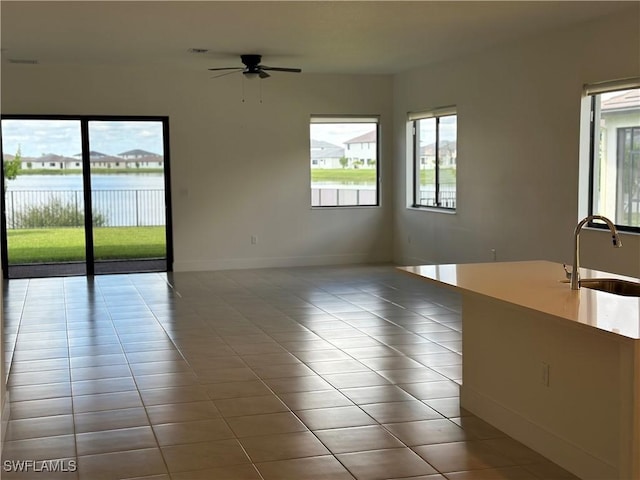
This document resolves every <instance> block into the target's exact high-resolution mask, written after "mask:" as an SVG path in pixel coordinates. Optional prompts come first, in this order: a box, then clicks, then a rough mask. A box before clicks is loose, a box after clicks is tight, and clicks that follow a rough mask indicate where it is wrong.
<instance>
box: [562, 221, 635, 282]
mask: <svg viewBox="0 0 640 480" xmlns="http://www.w3.org/2000/svg"><path fill="white" fill-rule="evenodd" d="M593 220H600V221H601V222H604V223H605V224H606V225H607V227H608V228H609V231H610V232H611V241H612V243H613V246H614V247H615V248H620V247H622V240H620V236H619V235H618V231H617V230H616V227H615V225H614V224H613V222H612V221H611V220H609V219H608V218H607V217H603V216H602V215H589V216H588V217H585V218H583V219H582V220H580V222H578V225H576V229H575V230H574V232H573V268H572V270H571V290H579V289H580V232H581V231H582V227H584V226H585V225H586V224H587V223H589V222H591V221H593Z"/></svg>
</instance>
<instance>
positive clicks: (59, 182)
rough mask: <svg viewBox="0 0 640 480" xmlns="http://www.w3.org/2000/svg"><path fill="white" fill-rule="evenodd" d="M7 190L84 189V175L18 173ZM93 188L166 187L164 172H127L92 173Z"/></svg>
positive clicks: (142, 188)
mask: <svg viewBox="0 0 640 480" xmlns="http://www.w3.org/2000/svg"><path fill="white" fill-rule="evenodd" d="M5 183H6V185H7V191H21V190H82V175H18V176H17V177H16V178H15V179H13V180H9V181H6V182H5ZM91 187H92V188H93V190H156V189H160V190H162V189H164V175H163V174H162V173H127V174H111V175H109V174H94V175H91Z"/></svg>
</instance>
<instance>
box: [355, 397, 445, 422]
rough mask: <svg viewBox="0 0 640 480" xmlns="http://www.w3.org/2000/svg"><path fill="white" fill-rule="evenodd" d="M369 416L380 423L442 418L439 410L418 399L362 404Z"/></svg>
mask: <svg viewBox="0 0 640 480" xmlns="http://www.w3.org/2000/svg"><path fill="white" fill-rule="evenodd" d="M360 408H362V409H363V410H364V411H365V412H367V414H368V415H369V416H371V417H372V418H373V419H374V420H376V421H378V422H379V423H399V422H413V421H416V420H434V419H436V418H442V415H440V414H439V413H438V412H436V411H435V410H433V409H432V408H430V407H428V406H426V405H425V404H424V403H422V402H419V401H417V400H413V401H409V402H391V403H373V404H369V405H361V406H360Z"/></svg>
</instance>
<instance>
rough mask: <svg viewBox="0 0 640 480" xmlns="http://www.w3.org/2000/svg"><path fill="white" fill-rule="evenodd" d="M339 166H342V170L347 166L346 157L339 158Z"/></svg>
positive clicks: (347, 160)
mask: <svg viewBox="0 0 640 480" xmlns="http://www.w3.org/2000/svg"><path fill="white" fill-rule="evenodd" d="M340 165H342V168H347V165H349V159H348V158H347V157H340Z"/></svg>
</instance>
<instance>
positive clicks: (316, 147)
mask: <svg viewBox="0 0 640 480" xmlns="http://www.w3.org/2000/svg"><path fill="white" fill-rule="evenodd" d="M309 133H310V139H311V141H310V157H311V206H312V207H346V206H374V205H378V191H377V185H378V142H377V139H378V123H377V119H376V120H375V121H373V120H372V121H371V122H363V121H358V122H352V121H346V120H345V122H344V123H337V122H328V123H316V122H315V121H314V120H313V119H312V122H311V124H310V128H309Z"/></svg>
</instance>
